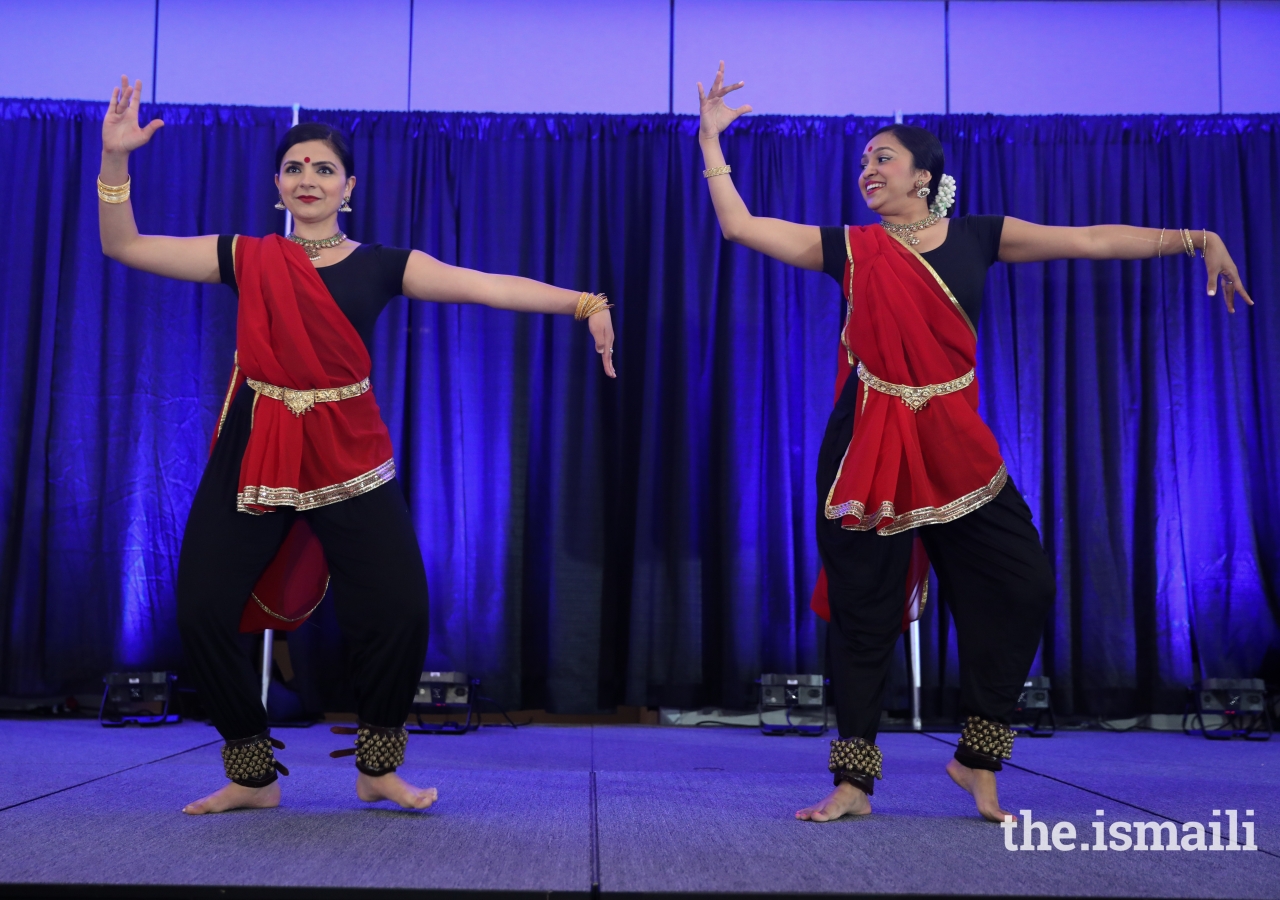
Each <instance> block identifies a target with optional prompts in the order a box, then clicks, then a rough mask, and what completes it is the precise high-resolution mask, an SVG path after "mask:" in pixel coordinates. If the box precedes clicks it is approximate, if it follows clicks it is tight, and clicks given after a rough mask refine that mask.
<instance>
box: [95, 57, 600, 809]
mask: <svg viewBox="0 0 1280 900" xmlns="http://www.w3.org/2000/svg"><path fill="white" fill-rule="evenodd" d="M141 95H142V85H141V82H134V84H133V85H132V86H130V84H129V81H128V79H127V78H123V77H122V78H121V83H120V87H118V88H116V89H115V90H114V91H113V92H112V97H111V103H110V105H109V106H108V109H107V114H106V117H105V118H104V119H103V123H102V169H101V174H100V175H99V177H98V194H99V198H100V201H101V202H100V203H99V204H98V208H99V225H100V231H101V237H102V250H103V253H105V254H106V255H107V256H109V257H111V258H112V259H115V260H118V261H119V262H122V263H124V264H125V265H127V266H130V267H132V268H135V269H141V270H142V271H145V272H152V273H154V274H157V275H165V276H168V277H170V278H177V279H181V280H184V281H198V282H206V283H222V284H225V285H228V286H229V287H231V288H232V289H233V290H235V291H236V292H237V294H238V296H239V308H238V314H237V326H236V364H235V368H234V371H233V375H232V379H231V386H230V389H229V390H228V392H227V397H226V401H225V403H224V405H223V412H222V416H221V420H220V422H219V425H218V430H217V434H216V437H215V440H214V444H213V448H212V452H211V455H210V458H209V461H208V464H207V466H206V468H205V472H204V475H203V477H202V478H201V481H200V486H199V488H198V489H197V491H196V496H195V500H194V501H193V504H192V508H191V512H190V515H189V517H188V520H187V527H186V531H185V532H184V534H183V541H182V551H181V558H180V560H179V566H178V585H177V595H178V624H179V629H180V632H181V636H182V641H183V649H184V652H185V655H186V661H187V665H188V668H189V670H190V672H191V674H192V675H193V676H194V679H195V681H196V686H197V688H198V689H199V691H200V694H201V699H202V702H203V704H204V706H205V708H206V709H207V710H208V712H209V714H210V716H211V718H212V720H213V724H214V725H216V726H217V728H218V731H219V732H220V733H221V735H222V737H223V738H224V740H225V741H226V743H225V745H224V747H223V750H222V758H223V763H224V767H225V769H226V775H227V778H228V779H229V783H227V784H225V785H224V786H222V787H221V788H219V789H218V790H216V791H214V792H213V793H211V794H209V795H208V796H206V797H203V798H201V799H199V800H196V801H194V802H192V803H190V804H188V805H187V806H186V807H184V809H183V811H184V812H187V813H190V814H193V815H198V814H203V813H213V812H223V811H226V810H230V809H241V808H246V807H273V806H277V805H279V803H280V783H279V781H278V779H277V772H283V773H284V774H287V772H285V770H284V767H283V766H281V765H280V764H279V763H278V762H277V761H276V759H275V755H274V751H275V750H277V749H281V748H282V747H283V745H282V744H281V743H280V742H279V741H277V740H275V739H274V738H272V737H271V735H270V733H269V731H268V729H267V720H266V712H265V710H264V709H263V705H262V703H261V701H260V699H259V693H258V676H257V674H256V672H255V669H254V663H253V659H252V658H251V653H250V648H249V644H248V642H247V640H246V639H245V637H244V636H243V635H242V634H241V630H242V629H244V630H261V629H262V628H263V627H275V628H288V627H296V626H297V624H299V623H300V622H301V621H302V620H303V619H305V617H306V615H308V614H309V612H310V609H312V608H314V603H315V602H318V596H314V594H315V593H316V591H315V590H313V591H312V592H311V593H310V594H308V593H307V592H306V590H303V591H301V593H300V592H299V590H298V587H297V586H298V585H299V584H302V585H303V586H304V588H305V587H306V586H307V585H314V586H316V590H318V593H319V595H320V596H323V592H324V586H325V584H326V581H327V580H329V579H331V586H332V596H333V603H334V604H335V607H336V612H337V617H338V621H339V624H340V625H341V627H342V629H343V632H344V636H345V642H346V644H347V648H348V653H349V656H350V662H351V668H352V672H353V677H354V682H355V692H356V699H357V706H358V714H359V720H360V721H359V724H358V726H357V727H356V728H355V729H350V730H349V731H354V732H355V734H356V740H355V748H354V751H352V750H350V749H348V750H346V751H339V752H337V753H335V754H333V755H354V756H355V762H356V768H357V776H356V783H355V792H356V796H357V797H358V798H359V799H360V800H362V801H366V802H374V801H379V800H389V801H392V802H394V803H397V804H399V805H400V806H402V807H405V808H408V809H425V808H426V807H428V806H430V805H431V804H432V803H434V802H435V800H436V799H437V792H436V789H435V788H419V787H416V786H414V785H412V784H409V783H408V782H406V781H405V780H404V779H403V778H401V777H400V776H399V775H398V774H396V769H397V768H398V767H399V766H400V765H401V764H402V763H403V761H404V751H405V745H406V742H407V734H406V732H405V729H404V722H405V719H406V717H407V715H408V712H409V709H410V705H411V703H412V700H413V697H414V694H415V692H416V690H417V686H418V679H419V675H420V673H421V669H422V664H423V659H424V657H425V655H426V649H427V625H428V617H427V581H426V574H425V571H424V568H423V562H422V553H421V550H420V549H419V546H418V541H417V537H416V536H415V534H414V530H413V523H412V521H411V519H410V516H409V509H408V506H407V504H406V503H405V498H404V494H403V492H402V490H401V488H400V485H399V482H398V481H397V480H396V472H395V460H394V458H393V454H392V447H391V438H390V435H389V434H388V432H387V428H386V425H384V424H383V422H382V419H381V416H380V414H379V411H378V405H377V402H376V401H375V399H374V393H373V388H372V385H371V384H370V379H369V374H370V367H371V362H370V357H369V351H368V346H369V344H370V343H371V336H372V331H373V326H374V323H375V322H376V321H377V319H378V316H379V314H380V313H381V312H382V310H383V308H384V307H385V306H386V305H387V303H388V301H390V300H391V298H392V297H395V296H397V295H400V294H403V295H405V296H407V297H410V298H412V299H417V300H426V301H432V302H437V303H479V304H483V305H486V306H491V307H494V308H497V309H509V310H518V311H522V312H530V313H557V314H563V315H573V316H574V317H575V318H576V319H577V320H579V321H585V322H586V324H587V329H588V330H589V331H590V333H591V336H592V338H593V340H594V343H595V349H596V352H597V353H599V354H600V357H601V364H602V366H603V368H604V372H605V374H606V375H607V376H608V377H610V378H613V377H616V372H615V371H614V366H613V342H614V334H613V326H612V322H611V318H610V314H609V308H610V306H609V304H608V302H607V300H606V299H605V298H604V296H603V295H600V294H593V293H589V292H583V291H572V290H565V289H563V288H558V287H552V286H550V285H546V284H542V283H540V282H537V281H532V280H530V279H527V278H517V277H512V276H507V275H490V274H486V273H484V272H477V271H473V270H471V269H465V268H460V267H457V266H450V265H446V264H445V263H442V262H440V261H439V260H436V259H433V258H432V257H430V256H428V255H427V254H425V253H423V252H421V251H419V250H408V249H398V248H392V247H383V246H381V245H378V244H360V243H357V242H356V241H353V240H351V239H350V238H349V237H348V236H347V235H346V234H345V233H343V231H342V230H341V229H340V228H339V227H338V214H339V213H341V212H350V211H351V202H352V198H353V196H354V193H355V188H356V176H355V163H354V160H353V158H352V154H351V150H350V148H349V146H348V143H347V140H346V138H345V137H344V136H343V135H342V134H341V133H340V132H339V131H337V130H336V129H334V128H332V127H330V126H328V125H324V124H321V123H316V122H311V123H305V124H301V125H297V126H295V127H293V128H291V129H290V130H289V132H288V133H287V134H286V135H285V136H284V139H283V140H282V141H281V142H280V145H279V147H278V148H277V151H276V159H275V169H276V175H275V183H276V187H277V188H278V190H279V193H280V199H279V202H278V203H277V204H276V206H277V208H278V209H282V210H288V211H289V212H290V213H291V214H292V216H293V222H294V230H293V233H291V234H289V235H288V237H287V238H285V237H281V236H279V235H268V236H265V237H249V236H245V235H203V236H200V237H187V238H179V237H168V236H163V235H144V234H139V233H138V228H137V225H136V223H135V221H134V217H133V209H132V207H131V205H130V203H129V193H130V182H129V170H128V160H129V154H130V153H132V152H133V151H135V150H137V149H138V148H140V147H142V146H144V145H145V144H146V143H147V142H148V141H149V140H150V139H151V137H152V135H153V134H155V132H156V130H157V129H159V128H160V127H161V126H162V125H163V123H162V122H161V121H160V120H158V119H156V120H153V121H152V122H151V123H150V124H148V125H146V126H145V127H144V126H140V124H139V119H138V108H139V105H140V98H141ZM282 547H283V548H284V551H283V552H282ZM299 597H301V600H299Z"/></svg>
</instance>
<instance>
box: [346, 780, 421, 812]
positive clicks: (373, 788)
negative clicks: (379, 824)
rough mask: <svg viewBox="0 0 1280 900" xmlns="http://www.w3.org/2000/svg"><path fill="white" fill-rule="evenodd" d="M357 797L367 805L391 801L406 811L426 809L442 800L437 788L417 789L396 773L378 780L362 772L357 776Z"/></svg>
mask: <svg viewBox="0 0 1280 900" xmlns="http://www.w3.org/2000/svg"><path fill="white" fill-rule="evenodd" d="M356 796H357V797H359V798H360V799H361V800H363V801H364V802H365V803H377V802H378V801H379V800H390V801H391V802H392V803H398V804H400V805H401V806H403V807H404V808H405V809H426V808H427V807H428V806H430V805H431V804H432V803H435V802H436V800H438V799H439V798H440V795H439V793H437V791H436V789H435V788H416V787H414V786H413V785H411V784H409V782H407V781H405V780H404V779H403V778H401V777H400V776H399V775H397V774H396V773H395V772H391V773H389V774H387V775H379V776H378V777H377V778H374V777H373V776H372V775H366V774H364V773H363V772H360V773H359V774H358V775H356Z"/></svg>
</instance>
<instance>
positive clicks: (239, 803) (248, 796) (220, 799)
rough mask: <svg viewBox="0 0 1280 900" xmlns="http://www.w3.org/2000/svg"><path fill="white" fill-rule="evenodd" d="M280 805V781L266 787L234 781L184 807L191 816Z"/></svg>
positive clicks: (183, 809) (184, 810)
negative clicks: (248, 785)
mask: <svg viewBox="0 0 1280 900" xmlns="http://www.w3.org/2000/svg"><path fill="white" fill-rule="evenodd" d="M279 805H280V782H279V781H278V780H277V781H273V782H271V783H270V784H269V785H267V786H266V787H260V788H251V787H245V786H244V785H242V784H236V783H235V782H234V781H233V782H231V783H230V784H228V785H226V786H224V787H222V788H219V789H218V790H216V791H214V792H213V793H212V794H210V795H209V796H208V797H201V798H200V799H199V800H197V801H195V802H194V803H188V804H187V805H186V806H184V807H182V811H183V812H184V813H186V814H187V815H189V816H203V815H204V814H205V813H220V812H226V811H227V810H229V809H270V808H271V807H273V806H279Z"/></svg>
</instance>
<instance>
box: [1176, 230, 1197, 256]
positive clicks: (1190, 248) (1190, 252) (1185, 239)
mask: <svg viewBox="0 0 1280 900" xmlns="http://www.w3.org/2000/svg"><path fill="white" fill-rule="evenodd" d="M1178 234H1179V235H1181V236H1182V252H1183V253H1185V254H1187V256H1192V257H1194V256H1195V255H1196V248H1195V244H1193V243H1191V229H1190V228H1179V229H1178Z"/></svg>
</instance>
